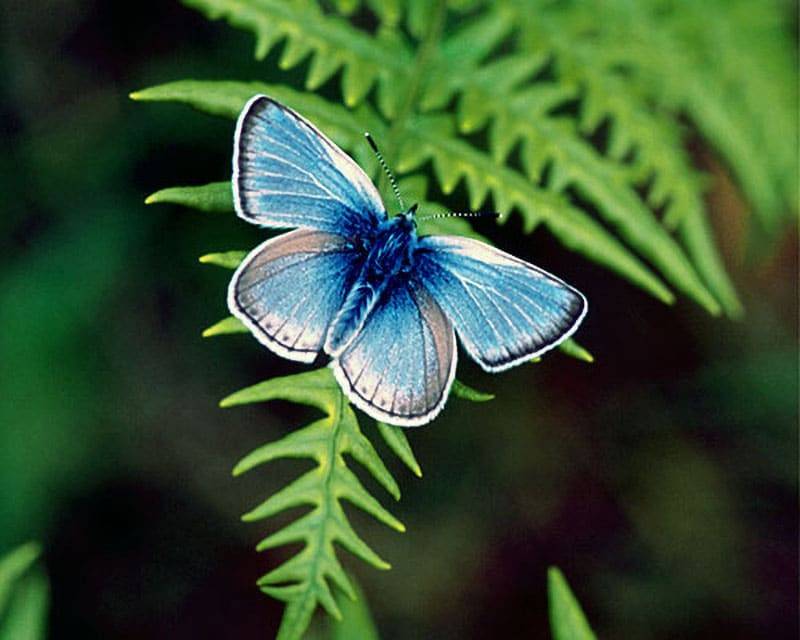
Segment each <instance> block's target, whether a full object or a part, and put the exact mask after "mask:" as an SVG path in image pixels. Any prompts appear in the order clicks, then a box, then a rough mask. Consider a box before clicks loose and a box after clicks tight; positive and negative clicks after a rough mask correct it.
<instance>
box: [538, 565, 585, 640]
mask: <svg viewBox="0 0 800 640" xmlns="http://www.w3.org/2000/svg"><path fill="white" fill-rule="evenodd" d="M547 591H548V597H549V601H550V629H551V630H552V632H553V640H595V638H596V636H595V635H594V632H593V631H592V629H591V627H589V623H588V622H587V621H586V616H584V615H583V611H582V610H581V606H580V604H578V601H577V599H576V598H575V596H574V595H573V593H572V590H571V589H570V588H569V585H568V584H567V581H566V579H565V578H564V574H563V573H561V571H560V570H559V569H558V567H550V569H549V570H548V571H547Z"/></svg>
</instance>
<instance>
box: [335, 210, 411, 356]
mask: <svg viewBox="0 0 800 640" xmlns="http://www.w3.org/2000/svg"><path fill="white" fill-rule="evenodd" d="M361 242H362V244H361V245H360V246H359V247H358V248H359V250H360V251H361V252H362V260H363V266H362V267H361V270H360V272H359V274H358V277H357V278H356V280H355V282H354V283H353V285H352V287H351V288H350V291H349V292H348V294H347V296H346V297H345V300H344V302H343V303H342V307H341V309H340V311H339V313H338V314H337V315H336V317H335V318H334V320H333V323H332V324H331V327H330V330H329V331H328V337H327V341H326V345H325V351H326V352H327V353H329V354H331V355H337V354H338V353H340V352H341V351H342V350H343V349H344V348H345V347H346V346H347V345H348V344H349V342H350V341H351V340H352V338H353V337H354V336H355V335H356V334H357V333H358V331H359V330H360V329H361V327H362V326H363V325H364V322H365V321H366V319H367V317H368V316H369V313H370V311H372V309H373V308H374V307H375V305H376V304H377V302H378V301H379V300H380V298H381V295H382V294H383V293H384V292H385V291H387V290H388V289H389V288H390V287H392V286H393V285H396V284H397V283H398V282H399V281H401V280H403V279H405V278H407V277H408V274H410V273H411V271H412V269H413V266H414V253H415V251H416V248H417V232H416V229H415V227H414V222H413V218H412V216H411V215H409V214H402V215H399V216H395V217H394V218H390V219H389V220H387V221H385V222H382V223H381V224H380V226H379V227H378V229H377V231H376V233H375V235H374V236H373V237H372V238H370V239H369V240H366V241H365V240H362V241H361Z"/></svg>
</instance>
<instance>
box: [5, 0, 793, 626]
mask: <svg viewBox="0 0 800 640" xmlns="http://www.w3.org/2000/svg"><path fill="white" fill-rule="evenodd" d="M0 13H1V15H0V21H1V22H0V29H2V57H0V71H1V72H2V78H3V80H4V81H3V82H2V83H0V126H1V127H2V130H1V134H2V150H3V153H2V154H0V199H1V200H0V202H2V212H3V215H2V216H1V217H0V229H1V230H2V233H0V292H1V293H0V385H1V387H0V551H3V550H5V549H8V548H10V547H11V546H13V545H15V544H17V543H19V542H22V541H24V540H26V539H29V538H37V539H41V540H42V541H43V543H44V547H45V565H46V569H47V571H48V573H49V576H50V578H51V589H52V611H51V620H50V629H51V636H52V637H53V638H84V639H91V638H218V637H230V638H243V639H244V638H266V637H271V634H272V633H274V630H275V629H276V628H277V624H278V621H279V617H280V612H281V607H280V605H279V604H278V603H276V602H275V601H273V600H271V599H269V598H267V597H265V596H262V595H261V594H260V593H259V592H258V590H257V589H256V587H255V580H256V579H257V577H258V576H259V575H261V574H263V573H264V572H265V570H266V569H267V568H268V567H269V566H272V565H273V564H274V561H275V560H274V558H273V559H270V557H269V554H262V555H259V554H256V552H255V551H254V549H253V547H254V546H255V544H256V542H257V541H258V540H259V539H260V538H261V537H263V536H264V535H265V534H266V533H267V531H270V530H273V529H272V528H274V527H275V526H277V524H278V522H272V523H267V525H266V526H265V525H264V524H255V525H254V524H244V523H241V522H240V521H239V516H240V514H241V513H243V512H245V511H247V510H248V509H250V508H251V507H252V506H254V505H255V504H257V503H258V502H260V501H261V500H262V499H264V498H265V497H266V496H267V495H268V494H270V493H272V492H274V491H275V490H277V489H278V488H279V487H280V486H282V484H284V483H285V482H286V481H287V480H288V479H289V478H291V477H293V476H294V475H295V474H296V473H297V470H298V468H299V467H297V466H294V465H292V464H290V463H275V464H274V465H271V466H269V467H265V468H264V469H263V470H260V471H256V472H252V473H250V474H247V475H246V476H244V477H242V478H238V479H233V478H232V477H231V475H230V470H231V468H232V467H233V465H234V464H235V463H236V462H237V461H238V460H239V459H240V458H241V457H242V456H243V455H244V454H246V453H247V452H249V451H250V450H252V449H253V448H255V447H256V446H258V445H260V444H263V443H265V442H267V441H269V440H272V439H275V438H277V437H279V436H280V435H281V434H284V433H286V432H287V431H288V430H289V429H291V428H293V427H295V426H297V425H299V424H301V423H302V420H303V419H305V417H306V416H307V415H308V414H307V412H305V411H304V410H302V409H299V408H298V407H296V406H293V405H288V404H280V403H276V404H270V405H260V406H252V407H248V408H244V409H235V410H227V411H222V410H220V409H218V408H217V401H218V399H219V398H221V397H222V396H224V395H226V394H227V393H229V392H230V391H233V390H235V389H237V388H240V387H242V386H246V385H249V384H252V383H254V382H257V381H259V380H262V379H266V378H268V377H271V376H273V375H276V374H284V373H290V372H296V371H301V370H303V367H301V366H299V365H295V364H292V363H289V362H286V361H283V360H281V359H279V358H277V357H275V356H272V355H271V354H269V353H268V352H267V351H265V350H263V349H261V348H260V347H259V346H258V345H257V344H256V343H255V341H254V340H252V338H250V337H249V336H245V335H240V336H234V337H229V338H216V339H213V340H205V341H204V340H202V339H201V338H200V331H201V330H202V329H203V328H204V327H206V326H208V325H210V324H211V323H213V322H214V321H216V320H218V319H220V318H221V317H223V316H224V315H225V302H224V290H225V286H226V280H227V278H228V277H229V274H228V273H225V272H223V271H221V270H219V269H214V268H212V267H204V266H201V265H199V264H198V263H197V261H196V257H197V256H198V255H200V254H203V253H207V252H209V251H215V250H226V249H230V248H242V249H246V248H248V247H252V246H254V245H255V244H256V243H257V242H258V241H259V239H260V237H261V236H260V234H259V232H258V230H255V229H253V228H248V225H244V224H242V223H240V222H239V221H237V220H236V219H235V218H234V216H230V215H224V214H216V215H215V214H202V213H198V212H193V211H188V210H185V209H181V208H177V207H168V206H158V207H145V206H144V205H143V200H144V197H145V196H146V195H147V194H148V193H151V192H153V191H155V190H157V189H159V188H161V187H165V186H172V185H178V184H203V183H205V182H210V181H215V180H220V179H224V178H225V177H226V176H228V175H229V165H230V154H231V139H232V133H233V125H232V123H231V122H230V121H226V120H216V119H213V118H209V117H207V116H203V115H200V114H196V113H194V112H192V111H190V110H188V109H187V108H184V107H180V106H173V105H142V104H134V103H133V102H131V101H130V100H129V99H128V98H127V94H128V93H129V92H130V91H132V90H135V89H139V88H142V87H145V86H149V85H152V84H156V83H159V82H165V81H168V80H172V79H179V78H189V77H196V78H219V79H223V78H225V79H242V80H249V79H265V80H270V79H273V80H274V79H276V78H277V79H280V80H281V81H287V80H288V81H291V78H292V77H293V75H292V74H281V75H278V74H277V72H275V71H274V69H275V65H274V64H273V62H274V55H273V56H272V57H270V59H268V60H267V61H266V62H263V63H257V62H255V61H253V59H252V39H251V36H249V35H248V34H245V33H241V32H237V31H234V30H231V29H229V28H227V27H225V26H224V25H221V24H218V23H217V24H212V23H209V22H207V21H206V20H205V19H203V18H202V17H201V16H199V15H198V14H196V13H195V12H193V11H190V10H187V9H183V8H182V7H181V6H180V5H178V4H177V3H173V2H166V1H165V2H161V1H155V0H147V1H142V2H135V3H134V2H107V1H106V2H103V1H99V0H98V1H92V0H40V1H36V2H23V1H22V0H11V1H9V0H6V1H5V2H4V3H3V6H2V12H0ZM693 152H694V154H695V156H696V160H697V162H698V164H699V165H700V166H702V167H703V168H704V169H705V170H707V171H710V172H711V173H712V174H713V176H714V189H713V192H712V195H711V198H710V207H711V211H712V220H713V222H714V224H715V228H716V231H717V235H718V237H719V240H720V246H721V248H722V251H723V253H724V256H725V260H726V263H727V264H728V265H729V268H730V270H731V273H732V275H733V277H734V280H735V282H736V284H737V287H738V289H739V292H740V294H741V296H742V299H743V302H744V304H745V307H746V309H747V315H746V317H745V319H744V320H742V321H739V322H732V321H728V320H725V319H713V318H711V317H709V316H708V315H706V314H704V313H703V312H702V311H701V310H699V309H698V308H697V307H696V306H693V305H692V304H691V303H690V302H687V301H685V300H681V301H679V302H678V304H677V305H676V306H675V307H672V308H670V307H667V306H664V305H662V304H661V303H659V302H657V301H655V300H654V299H652V298H650V297H649V296H647V295H646V294H644V293H642V292H640V291H639V290H637V289H635V288H633V287H632V286H630V285H628V284H627V283H625V282H623V281H621V280H619V279H617V278H616V277H615V276H614V275H612V274H610V273H609V272H607V271H604V270H601V269H599V268H597V267H594V266H593V265H591V264H590V263H588V262H586V261H585V260H583V259H582V258H580V257H576V256H575V255H574V254H572V253H570V252H568V251H566V250H565V249H563V248H562V247H561V246H560V245H558V243H556V242H555V241H554V240H552V239H551V238H550V237H548V236H546V235H545V234H540V233H536V234H534V235H533V236H523V235H522V234H521V232H520V227H519V226H518V224H517V223H515V222H513V221H512V222H511V223H510V224H509V225H506V226H505V227H503V228H501V229H497V230H495V229H492V228H491V227H489V226H484V227H482V229H484V230H487V233H488V234H489V235H490V236H491V237H492V238H493V239H494V240H495V241H496V242H497V243H498V244H499V245H501V246H502V247H504V248H505V249H508V250H510V251H512V252H514V253H516V254H517V255H520V256H522V257H524V258H527V259H531V260H533V261H535V262H536V263H537V264H540V265H541V266H543V267H545V268H547V269H548V270H551V271H554V272H555V273H558V274H559V275H560V276H562V277H564V278H565V279H566V280H568V281H570V282H571V283H574V284H575V285H576V286H578V287H579V288H580V289H581V290H583V291H584V292H586V293H587V295H588V297H589V299H590V301H591V312H590V314H589V316H588V319H587V320H586V322H585V325H584V328H582V329H581V331H580V333H579V335H578V336H577V337H578V339H579V340H580V342H581V343H582V344H583V345H585V346H586V347H587V348H589V349H590V350H591V351H592V353H593V354H594V355H595V357H596V360H597V361H596V363H595V364H593V365H587V364H584V363H581V362H578V361H576V360H573V359H571V358H568V357H566V356H564V355H563V354H559V353H556V354H553V355H551V356H548V357H547V358H546V359H545V360H544V361H543V362H542V363H541V364H538V365H535V366H524V367H519V368H517V369H515V370H513V371H511V372H508V373H505V374H502V375H499V376H489V375H486V374H484V373H482V372H481V371H479V370H478V368H477V367H476V366H474V365H472V364H471V363H467V361H466V359H463V362H464V364H463V365H462V366H461V367H460V370H459V371H460V373H459V375H460V377H462V378H463V379H464V380H465V381H467V382H469V383H471V384H474V385H475V386H477V387H479V388H480V389H483V390H487V391H492V392H494V393H496V394H497V396H498V397H497V399H496V400H495V401H494V402H491V403H488V404H485V405H470V404H466V403H464V402H463V401H459V400H456V399H453V400H451V402H450V405H449V406H448V409H447V411H446V412H445V413H444V414H443V417H442V418H441V419H439V420H437V421H436V423H435V424H434V425H432V426H429V427H426V428H423V429H419V430H416V431H414V432H413V433H412V434H411V436H410V437H411V442H412V444H413V446H414V449H415V451H416V453H417V455H418V458H419V460H420V462H421V465H422V467H423V470H424V477H423V478H422V479H416V478H415V477H413V476H412V475H411V474H409V473H407V472H406V471H405V469H404V468H402V467H401V466H400V464H399V463H396V461H395V460H392V459H391V458H390V457H389V456H387V459H389V460H390V463H391V466H392V469H393V471H395V472H396V475H397V477H398V478H399V480H400V484H401V488H402V490H403V499H402V501H401V502H400V503H397V504H390V502H391V499H390V498H389V497H388V496H385V495H382V494H381V493H380V491H381V489H380V488H379V487H376V486H375V485H374V484H373V485H370V486H371V488H372V489H373V491H374V493H375V495H376V496H378V497H380V498H381V499H382V501H383V503H384V504H385V505H387V506H388V507H389V508H390V509H391V510H392V511H393V512H394V513H395V514H396V515H397V516H398V517H399V518H400V519H401V520H402V521H403V522H404V523H405V524H406V526H407V528H408V532H407V533H406V534H404V535H400V534H397V533H395V532H393V531H391V530H389V529H386V528H384V527H382V525H379V524H376V523H374V522H373V521H371V520H370V519H369V518H368V517H365V516H362V515H361V514H358V513H353V514H352V515H353V519H354V526H355V527H356V529H357V530H359V531H360V532H362V533H363V535H364V537H365V539H366V540H367V541H368V542H370V544H371V545H372V546H373V547H374V548H375V549H376V550H378V551H379V553H380V554H381V555H382V556H383V557H385V558H386V559H388V560H389V561H390V562H391V563H392V564H393V567H394V568H393V569H392V571H389V572H376V571H373V570H372V569H371V568H369V567H366V566H364V565H361V564H359V563H358V561H356V560H353V559H352V558H347V559H346V566H347V567H348V569H350V570H351V571H353V572H354V573H355V574H356V575H357V576H358V577H359V579H360V580H361V582H362V584H363V586H364V588H365V590H366V592H367V596H368V600H369V603H370V606H371V608H372V610H373V612H374V614H375V616H376V618H377V623H378V626H379V628H380V630H381V633H382V637H385V638H398V639H400V638H403V639H405V638H437V639H439V638H441V639H448V638H494V637H501V636H503V635H506V636H508V637H542V638H544V637H548V632H547V617H546V616H547V609H546V592H545V588H546V576H545V572H546V568H547V566H548V565H551V564H555V565H558V566H559V567H561V568H562V570H563V571H564V572H565V574H566V576H567V578H568V579H569V580H570V582H571V584H572V586H573V588H574V590H575V591H576V594H577V596H578V597H579V599H580V600H581V602H582V604H583V605H584V607H585V609H586V612H587V615H588V617H589V619H590V620H591V622H592V624H593V626H594V627H595V629H596V630H597V631H598V633H599V635H600V636H601V637H604V638H709V637H726V638H754V637H765V638H796V637H797V602H798V593H797V549H796V543H797V534H798V531H797V504H798V495H797V484H796V472H797V434H796V428H797V418H798V415H797V413H798V409H797V397H798V380H797V378H798V372H797V278H796V274H797V268H798V264H797V235H796V228H793V229H790V230H787V231H785V232H782V233H781V234H780V236H779V237H778V238H777V239H775V240H774V241H771V242H770V243H765V242H762V243H760V244H757V246H754V244H753V242H752V241H750V240H749V239H748V233H747V231H748V225H749V224H750V222H751V221H750V217H749V215H748V212H747V207H746V206H745V205H744V203H743V202H742V201H741V198H740V196H739V195H738V193H737V191H736V189H735V186H734V185H733V184H732V183H731V181H730V179H729V178H728V176H727V174H726V173H725V171H724V169H722V168H721V167H720V166H719V165H718V164H717V162H716V160H715V159H714V156H713V154H712V153H711V152H709V151H708V150H707V149H705V148H704V146H703V145H702V143H701V142H700V141H696V142H695V143H694V145H693ZM364 423H365V429H367V433H368V435H370V436H373V435H374V434H375V432H374V430H372V428H371V426H369V425H367V424H366V423H367V421H366V420H365V421H364ZM278 521H281V520H280V519H278ZM284 521H285V519H284Z"/></svg>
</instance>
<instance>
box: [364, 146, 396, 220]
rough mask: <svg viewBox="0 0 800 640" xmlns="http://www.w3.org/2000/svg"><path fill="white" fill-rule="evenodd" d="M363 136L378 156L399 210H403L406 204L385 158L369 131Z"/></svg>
mask: <svg viewBox="0 0 800 640" xmlns="http://www.w3.org/2000/svg"><path fill="white" fill-rule="evenodd" d="M364 137H365V138H366V139H367V142H369V146H370V147H372V150H373V151H374V152H375V157H377V158H378V163H379V164H380V165H381V168H382V169H383V171H384V173H386V176H387V177H388V178H389V184H390V185H391V186H392V191H393V192H394V197H395V198H397V202H398V204H399V205H400V211H405V210H406V206H405V205H404V204H403V197H402V196H401V195H400V189H398V188H397V180H395V179H394V176H393V175H392V171H391V169H389V165H388V164H386V160H384V159H383V154H382V153H381V152H380V151H379V150H378V145H377V144H375V140H373V139H372V136H371V135H369V132H367V133H365V134H364Z"/></svg>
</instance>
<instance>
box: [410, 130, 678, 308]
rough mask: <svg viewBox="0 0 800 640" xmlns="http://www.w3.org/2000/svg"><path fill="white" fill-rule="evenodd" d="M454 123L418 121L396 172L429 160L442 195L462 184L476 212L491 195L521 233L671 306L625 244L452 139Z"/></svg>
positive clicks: (566, 204) (555, 198) (557, 199)
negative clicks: (516, 216)
mask: <svg viewBox="0 0 800 640" xmlns="http://www.w3.org/2000/svg"><path fill="white" fill-rule="evenodd" d="M454 128H455V124H454V123H453V121H452V119H451V118H448V117H446V116H420V117H418V118H416V119H415V120H414V121H413V123H412V124H410V125H409V127H408V129H407V130H406V134H405V136H404V144H403V146H402V147H401V150H400V152H399V160H398V164H397V167H398V170H400V171H411V170H413V169H416V168H417V167H419V166H420V165H422V164H423V163H425V162H426V161H428V160H432V161H433V168H434V171H435V173H436V175H437V178H438V180H439V183H440V184H441V187H442V189H443V191H444V192H445V193H448V192H450V191H452V190H453V189H455V187H456V185H457V184H458V182H459V181H460V180H461V179H464V181H465V182H466V184H467V188H468V189H469V192H470V195H471V202H470V206H471V207H472V208H475V209H477V208H478V207H480V206H481V204H482V203H483V201H484V199H485V198H486V196H488V195H489V194H490V193H491V195H492V197H493V201H494V209H495V210H496V211H498V212H499V213H501V214H507V213H509V212H510V211H511V210H512V209H513V208H515V207H516V208H517V209H518V210H519V211H520V212H521V213H522V215H523V218H524V222H525V231H526V232H531V231H532V230H533V229H534V228H535V227H536V226H537V225H538V224H539V223H540V222H541V223H544V224H545V226H546V227H547V228H548V230H549V231H550V232H551V233H553V235H555V236H556V237H557V238H558V239H559V240H561V242H562V243H563V244H564V245H565V246H567V247H568V248H570V249H572V250H573V251H577V252H579V253H581V254H583V255H584V256H585V257H587V258H589V259H591V260H594V261H595V262H598V263H599V264H602V265H603V266H605V267H607V268H609V269H611V270H613V271H615V272H617V273H619V274H620V275H622V276H623V277H625V278H627V279H629V280H631V281H632V282H634V283H636V284H638V285H639V286H641V287H642V288H643V289H645V290H647V291H649V292H650V293H652V294H653V295H655V296H656V297H657V298H659V299H661V300H662V301H664V302H666V303H671V302H672V301H673V300H674V296H673V295H672V293H671V292H670V291H669V289H667V288H666V287H665V286H664V284H663V283H662V282H661V281H660V280H659V279H658V278H657V277H656V276H655V275H653V273H652V272H651V271H650V270H649V269H648V268H647V267H645V266H644V265H643V264H642V263H641V261H639V259H638V258H636V257H635V256H634V255H633V254H632V253H631V252H630V251H629V250H628V249H627V248H625V246H624V245H622V244H621V243H620V242H619V241H618V240H617V239H616V238H614V236H612V235H611V234H610V233H609V232H608V231H606V230H605V229H604V228H603V227H602V225H600V224H598V223H597V222H596V221H594V220H593V219H592V218H591V216H589V215H587V214H586V213H584V212H583V211H582V210H580V209H578V208H577V207H575V206H573V205H572V204H571V203H570V202H569V201H568V200H567V199H566V198H565V197H563V196H560V195H558V194H555V193H551V192H547V191H544V190H540V189H538V188H537V187H536V186H535V185H533V184H532V183H531V182H530V181H529V180H527V179H525V177H524V176H522V175H521V174H520V173H518V172H516V171H514V170H512V169H510V168H508V167H506V166H500V165H498V164H497V163H496V162H495V161H494V160H493V159H492V158H491V157H490V156H489V155H488V154H486V153H483V152H481V151H480V150H478V149H476V148H475V147H473V146H472V145H470V144H468V143H467V142H465V141H464V140H461V139H459V138H457V137H456V136H455V135H454Z"/></svg>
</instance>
